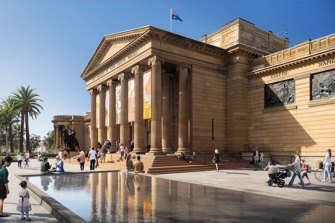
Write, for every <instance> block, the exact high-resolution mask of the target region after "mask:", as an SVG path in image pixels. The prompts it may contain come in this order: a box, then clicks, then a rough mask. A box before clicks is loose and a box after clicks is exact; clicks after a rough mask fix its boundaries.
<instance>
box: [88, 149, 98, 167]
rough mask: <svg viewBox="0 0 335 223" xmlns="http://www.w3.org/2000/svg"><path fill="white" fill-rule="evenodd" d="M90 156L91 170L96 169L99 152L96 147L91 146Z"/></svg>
mask: <svg viewBox="0 0 335 223" xmlns="http://www.w3.org/2000/svg"><path fill="white" fill-rule="evenodd" d="M88 157H89V159H90V170H94V169H95V160H96V158H97V152H96V151H95V149H94V147H92V148H91V150H90V152H89V153H88Z"/></svg>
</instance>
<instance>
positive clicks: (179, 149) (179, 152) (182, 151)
mask: <svg viewBox="0 0 335 223" xmlns="http://www.w3.org/2000/svg"><path fill="white" fill-rule="evenodd" d="M181 153H184V154H185V155H187V154H190V153H191V150H190V149H189V148H178V150H177V152H175V153H174V154H176V155H179V154H181Z"/></svg>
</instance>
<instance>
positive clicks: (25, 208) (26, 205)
mask: <svg viewBox="0 0 335 223" xmlns="http://www.w3.org/2000/svg"><path fill="white" fill-rule="evenodd" d="M19 185H20V186H21V187H22V190H21V191H20V193H19V196H20V198H19V201H18V203H17V208H16V210H17V211H19V212H21V220H22V221H23V220H27V221H31V220H30V218H29V211H31V204H30V202H29V197H30V196H29V192H28V190H27V181H25V180H24V181H22V182H21V183H20V184H19ZM24 213H26V217H27V218H25V217H23V215H24Z"/></svg>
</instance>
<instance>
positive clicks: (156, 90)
mask: <svg viewBox="0 0 335 223" xmlns="http://www.w3.org/2000/svg"><path fill="white" fill-rule="evenodd" d="M148 64H149V65H151V94H152V96H151V143H150V146H151V148H150V152H149V154H151V155H158V154H162V125H161V119H162V70H161V61H160V60H159V58H158V57H157V56H154V57H152V58H150V59H149V63H148Z"/></svg>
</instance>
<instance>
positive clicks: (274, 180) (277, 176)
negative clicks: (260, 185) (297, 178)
mask: <svg viewBox="0 0 335 223" xmlns="http://www.w3.org/2000/svg"><path fill="white" fill-rule="evenodd" d="M286 177H291V172H290V170H289V169H288V167H287V166H285V167H277V171H276V173H272V174H269V178H270V179H269V180H268V182H267V183H268V185H269V186H272V184H277V185H278V187H280V188H282V187H284V185H285V181H284V180H283V179H285V178H286Z"/></svg>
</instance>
